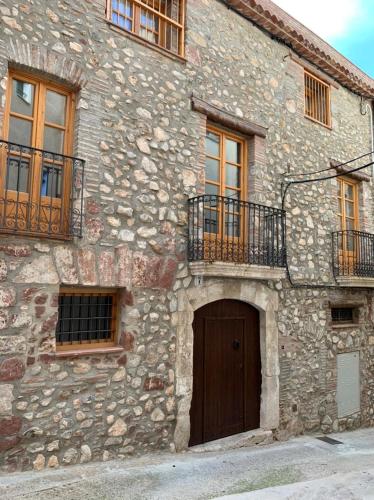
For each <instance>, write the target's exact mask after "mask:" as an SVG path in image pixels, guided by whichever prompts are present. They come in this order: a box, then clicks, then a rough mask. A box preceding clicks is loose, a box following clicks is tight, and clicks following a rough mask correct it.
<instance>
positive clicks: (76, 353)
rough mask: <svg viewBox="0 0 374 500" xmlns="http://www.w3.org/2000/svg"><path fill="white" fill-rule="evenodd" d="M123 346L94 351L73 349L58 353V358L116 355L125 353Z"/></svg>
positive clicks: (101, 348) (95, 349) (94, 349)
mask: <svg viewBox="0 0 374 500" xmlns="http://www.w3.org/2000/svg"><path fill="white" fill-rule="evenodd" d="M124 350H125V349H124V348H123V347H121V346H115V347H99V348H93V349H71V350H66V351H56V354H55V356H56V358H78V357H80V356H90V355H92V354H95V355H96V354H116V353H121V352H124Z"/></svg>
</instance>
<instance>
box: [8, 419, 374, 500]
mask: <svg viewBox="0 0 374 500" xmlns="http://www.w3.org/2000/svg"><path fill="white" fill-rule="evenodd" d="M332 437H334V438H335V439H338V440H339V441H342V442H343V444H338V445H331V444H327V443H325V442H322V441H319V440H317V439H316V438H315V437H310V436H308V437H301V438H297V439H293V440H291V441H288V442H287V443H275V444H273V445H268V446H259V447H254V448H241V449H236V450H230V451H225V452H210V453H194V452H192V451H189V452H188V453H184V454H180V455H171V454H165V455H156V456H155V455H152V456H147V457H142V458H134V459H129V460H126V461H119V460H117V461H112V462H106V463H97V464H85V465H76V466H72V467H67V468H64V469H59V470H46V471H42V472H27V473H22V474H13V475H9V474H8V475H2V476H0V498H1V499H2V500H8V499H9V500H10V499H12V500H13V499H17V498H23V499H38V500H43V499H45V500H47V499H48V500H50V499H51V498H52V499H64V500H77V499H79V500H84V499H100V500H104V499H108V500H109V499H110V500H116V499H125V500H132V499H134V500H135V499H136V500H140V499H141V500H143V499H144V500H179V499H188V500H190V499H191V500H194V499H201V500H202V499H211V498H217V497H225V498H227V496H230V495H235V496H234V497H231V498H232V500H234V499H235V500H237V499H238V498H239V499H254V498H255V499H256V500H257V499H258V500H265V499H266V500H271V499H286V498H287V499H299V498H302V499H317V498H318V499H328V500H330V499H333V500H335V499H344V500H346V499H370V498H372V499H374V429H366V430H359V431H356V432H350V433H344V434H337V435H332Z"/></svg>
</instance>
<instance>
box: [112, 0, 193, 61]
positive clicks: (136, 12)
mask: <svg viewBox="0 0 374 500" xmlns="http://www.w3.org/2000/svg"><path fill="white" fill-rule="evenodd" d="M154 1H155V2H157V1H159V0H154ZM178 1H179V12H180V20H179V21H176V20H175V19H173V18H171V17H168V16H167V15H165V14H163V13H161V12H159V11H158V10H157V9H155V8H153V7H152V6H150V5H147V4H145V3H143V2H142V0H128V2H129V4H130V5H131V6H132V8H133V17H132V18H128V17H127V16H124V15H123V16H122V17H125V18H127V19H131V20H132V23H131V24H132V29H131V30H128V29H126V28H124V27H122V26H120V25H119V24H117V23H114V22H113V20H112V14H113V10H114V9H113V8H112V0H106V17H107V21H108V22H109V23H110V24H111V25H113V26H115V27H116V28H118V29H120V30H121V31H123V32H124V33H129V34H131V35H132V36H134V37H135V38H137V39H138V40H141V41H142V42H145V43H146V44H149V45H151V46H153V47H157V48H158V49H160V50H162V51H165V52H167V53H168V54H171V55H173V56H177V57H179V58H182V59H184V56H185V47H184V40H185V19H186V14H185V11H186V0H178ZM142 9H144V10H145V11H147V12H148V13H150V14H151V15H153V16H154V19H158V22H159V28H158V32H157V33H158V34H159V33H161V31H162V28H161V26H173V27H174V28H175V29H177V31H178V34H179V35H178V51H177V52H174V51H173V50H170V49H168V48H167V47H166V46H165V41H160V42H159V43H156V42H153V41H151V40H148V39H147V38H145V37H143V36H142V35H140V30H141V28H142V26H141V22H140V17H141V16H140V13H141V10H142ZM115 12H117V11H115ZM147 31H154V30H147ZM161 38H162V39H163V37H161Z"/></svg>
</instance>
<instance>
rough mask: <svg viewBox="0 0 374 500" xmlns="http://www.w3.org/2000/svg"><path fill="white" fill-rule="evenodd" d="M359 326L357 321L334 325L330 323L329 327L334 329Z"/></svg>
mask: <svg viewBox="0 0 374 500" xmlns="http://www.w3.org/2000/svg"><path fill="white" fill-rule="evenodd" d="M359 326H360V324H359V323H341V324H336V325H334V324H332V325H331V328H333V329H334V330H341V329H344V328H357V327H359Z"/></svg>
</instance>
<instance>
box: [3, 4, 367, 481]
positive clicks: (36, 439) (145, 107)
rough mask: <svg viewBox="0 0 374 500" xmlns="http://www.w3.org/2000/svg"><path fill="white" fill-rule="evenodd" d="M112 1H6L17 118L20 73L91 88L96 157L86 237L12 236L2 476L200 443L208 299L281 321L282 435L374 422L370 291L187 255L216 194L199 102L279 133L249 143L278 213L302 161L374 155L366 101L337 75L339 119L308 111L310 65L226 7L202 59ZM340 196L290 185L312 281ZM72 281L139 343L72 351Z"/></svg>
mask: <svg viewBox="0 0 374 500" xmlns="http://www.w3.org/2000/svg"><path fill="white" fill-rule="evenodd" d="M105 8H106V1H105V0H90V1H87V0H75V1H73V0H51V1H49V2H45V1H43V0H23V1H13V0H1V1H0V23H1V24H0V27H1V30H0V130H1V127H2V123H3V117H4V111H5V104H6V103H5V95H6V87H7V80H8V69H9V68H21V69H23V70H25V71H28V72H31V73H32V74H35V75H38V76H45V77H46V78H49V79H50V80H51V81H56V82H62V83H64V84H65V85H68V86H70V87H71V88H73V89H76V90H77V103H76V117H75V127H74V143H75V147H74V155H75V156H77V157H79V158H83V159H84V160H86V178H85V184H84V208H85V211H84V227H83V237H82V238H81V239H79V238H76V239H74V240H73V241H70V242H58V241H53V240H50V239H48V238H40V239H37V238H30V237H29V238H27V237H25V236H22V234H15V235H0V282H1V283H0V463H1V467H2V470H4V471H15V470H22V469H32V468H34V469H36V470H40V469H43V468H45V467H59V466H62V465H67V464H74V463H82V462H88V461H91V460H109V459H112V458H114V457H126V456H128V455H133V454H140V453H147V452H151V451H160V450H169V451H170V450H172V451H174V450H176V449H177V450H179V449H183V448H184V447H185V446H186V445H187V444H188V435H189V434H188V433H189V417H188V414H189V407H190V406H189V405H190V401H191V391H192V382H191V379H192V375H191V374H192V347H191V345H192V339H191V338H190V337H189V336H188V335H189V333H188V331H189V329H188V326H187V325H188V324H191V318H192V316H191V315H193V310H194V309H195V308H196V307H198V305H199V304H200V305H202V304H203V302H202V300H203V299H202V298H203V297H206V298H207V300H208V298H209V297H214V298H215V299H216V300H217V299H218V298H240V297H241V298H242V299H243V300H249V299H248V296H250V297H253V300H252V303H253V304H254V305H256V304H260V305H258V307H262V308H263V311H264V316H263V318H264V321H265V322H267V327H268V328H269V330H271V332H272V336H271V341H269V342H270V344H271V345H270V344H269V346H268V347H269V351H266V352H270V353H271V356H270V355H269V356H270V358H269V359H268V360H265V361H267V363H268V365H267V366H268V370H269V372H268V373H263V377H265V378H266V377H267V378H268V385H267V391H268V393H267V397H268V401H269V405H270V406H269V408H273V407H274V406H272V405H275V407H276V409H277V411H278V414H279V418H278V420H277V421H275V422H274V421H272V420H271V418H270V419H269V414H266V411H267V410H266V408H263V409H262V411H263V412H264V416H263V422H265V421H268V425H267V427H268V430H269V429H270V430H271V431H273V435H274V437H275V438H278V439H287V438H288V437H289V436H291V435H296V434H300V433H303V432H311V431H317V430H322V431H323V432H330V431H332V430H334V431H337V430H344V429H351V428H356V427H359V426H369V425H373V423H374V362H373V359H374V356H373V355H374V334H373V319H374V318H373V303H372V300H373V299H372V297H373V292H372V291H370V290H368V289H365V290H362V289H358V290H355V291H354V290H351V289H349V288H342V289H331V290H330V289H328V288H325V289H324V288H321V289H312V288H310V289H308V288H305V289H293V288H292V287H291V286H290V285H289V283H288V281H287V280H286V279H285V277H283V278H280V279H277V280H270V279H266V278H264V279H262V280H254V279H241V278H235V279H234V278H227V277H219V276H217V277H215V276H212V277H204V279H203V280H202V283H198V282H197V281H196V280H195V279H194V278H193V276H192V274H191V271H190V268H189V265H188V262H187V252H186V246H187V237H188V234H187V218H188V211H187V200H188V198H190V197H192V196H194V195H196V194H198V193H203V192H204V161H205V157H204V152H205V133H206V123H207V118H206V116H205V115H204V114H202V113H199V112H196V111H194V110H192V108H191V95H192V94H193V95H195V96H197V97H198V98H200V99H202V100H203V101H205V102H207V103H209V105H211V106H214V107H217V108H220V109H221V110H223V111H224V112H226V113H229V114H230V115H235V116H236V117H238V118H240V119H242V120H247V121H248V122H253V123H256V124H258V125H261V126H262V127H265V128H266V129H267V134H266V138H259V137H257V136H256V137H250V138H249V139H248V140H249V147H250V148H252V150H251V151H253V154H252V156H251V153H250V169H249V180H248V182H249V193H250V199H251V201H254V202H257V203H264V204H266V205H270V206H275V207H280V202H281V182H282V178H283V177H282V174H283V173H284V172H285V171H287V170H289V171H290V172H291V173H299V172H304V171H308V170H309V171H310V170H317V169H319V168H327V167H328V166H329V164H330V161H331V159H335V160H338V161H344V160H346V159H350V158H353V157H356V156H358V155H359V154H363V153H364V152H368V151H370V148H371V136H370V133H371V132H370V116H369V114H366V115H364V114H362V112H361V111H362V106H361V99H360V96H358V95H356V94H355V93H353V92H351V91H350V90H348V89H347V88H346V87H343V86H342V85H340V84H339V83H336V82H334V84H333V85H332V86H331V92H332V128H331V130H330V129H328V128H325V127H322V126H320V125H318V124H315V123H313V122H311V121H310V120H307V119H306V118H305V117H304V87H303V85H304V69H303V66H302V65H301V64H300V63H299V62H297V61H296V60H295V59H294V58H292V57H290V49H289V48H288V47H287V46H286V45H285V44H283V43H281V42H280V41H277V40H276V39H274V38H272V37H271V36H270V35H269V34H268V33H266V32H265V31H264V30H262V29H259V28H258V27H257V26H255V25H254V24H253V23H251V22H250V21H249V20H247V19H245V18H244V17H242V16H240V15H239V14H238V13H237V12H235V11H234V10H229V9H228V8H227V6H226V5H224V3H223V2H221V1H218V0H188V1H187V10H186V26H187V30H186V42H185V46H186V60H185V61H183V60H180V59H179V58H177V57H171V56H169V55H165V54H163V53H162V52H160V51H157V50H155V49H153V48H152V47H151V46H149V45H147V44H144V43H141V42H140V41H138V40H135V39H134V38H133V37H129V36H127V35H126V34H125V33H124V32H122V31H121V30H118V29H116V28H114V27H113V26H111V25H110V24H109V23H108V22H107V20H106V15H105ZM0 155H1V152H0ZM0 157H1V156H0ZM0 162H1V160H0ZM372 196H373V192H372V181H370V182H362V183H361V184H360V199H361V200H362V207H361V209H362V217H361V220H362V227H361V229H363V230H366V231H370V230H373V224H372V217H373V210H372ZM336 200H337V183H336V181H334V180H331V181H328V182H325V183H319V184H313V185H311V186H308V187H300V188H298V189H297V190H293V191H292V196H291V197H290V198H289V199H288V205H287V207H286V208H287V211H288V222H287V224H288V231H289V233H292V237H291V238H289V240H288V247H289V248H288V251H289V255H290V264H291V269H292V272H293V273H294V275H295V277H296V278H301V279H303V280H305V281H308V282H311V283H312V282H317V281H318V282H322V283H325V284H327V283H328V282H329V280H330V279H331V259H330V255H331V250H330V239H329V235H330V232H331V231H333V230H334V229H335V228H336V227H337V223H338V222H337V201H336ZM61 285H79V286H85V287H93V286H101V287H116V288H118V289H120V291H121V324H120V332H119V338H118V346H119V347H120V348H121V349H117V350H115V351H113V352H109V351H108V352H107V353H101V354H88V355H87V354H86V355H83V356H70V357H69V356H64V357H62V356H57V355H56V341H55V331H56V323H57V318H58V300H57V299H58V293H59V287H60V286H61ZM200 298H201V301H200ZM204 300H205V299H204ZM199 301H200V302H199ZM332 303H339V304H340V303H349V304H355V305H356V307H357V308H358V311H359V318H358V321H357V324H355V325H354V326H351V327H349V328H342V329H335V328H333V325H332V324H331V317H330V307H331V304H332ZM191 304H192V305H191ZM194 304H195V305H194ZM181 325H182V326H181ZM183 325H184V326H183ZM265 327H266V325H265ZM265 327H264V328H265ZM353 349H354V350H357V351H359V353H360V359H361V365H360V367H361V368H360V370H361V371H360V374H361V388H360V391H361V410H360V412H358V413H357V414H355V415H353V416H351V417H349V418H343V419H338V417H337V406H336V397H335V394H336V376H337V373H336V355H337V354H338V353H343V352H348V351H351V350H353ZM266 352H265V353H264V354H263V356H266V355H267V354H266ZM263 383H265V382H263ZM268 412H269V410H268Z"/></svg>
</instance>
